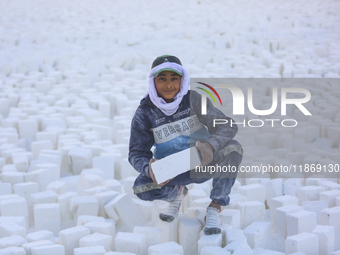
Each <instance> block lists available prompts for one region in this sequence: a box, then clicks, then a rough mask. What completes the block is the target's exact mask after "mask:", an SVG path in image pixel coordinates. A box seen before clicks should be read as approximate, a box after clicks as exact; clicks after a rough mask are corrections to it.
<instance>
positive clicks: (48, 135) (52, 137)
mask: <svg viewBox="0 0 340 255" xmlns="http://www.w3.org/2000/svg"><path fill="white" fill-rule="evenodd" d="M36 140H37V142H39V141H50V142H51V143H52V144H53V148H54V149H55V148H56V147H57V134H56V133H55V132H47V131H42V132H38V133H37V134H36Z"/></svg>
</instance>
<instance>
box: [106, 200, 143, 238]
mask: <svg viewBox="0 0 340 255" xmlns="http://www.w3.org/2000/svg"><path fill="white" fill-rule="evenodd" d="M104 209H105V212H106V213H107V215H108V216H109V217H110V218H111V219H115V218H117V215H118V216H119V220H118V227H119V228H120V229H121V230H122V231H130V232H132V231H133V228H134V227H135V226H145V224H146V219H145V218H144V217H143V216H142V215H141V214H140V212H139V210H138V208H137V206H136V205H135V204H134V203H133V201H132V199H131V198H130V197H129V195H128V194H119V195H118V196H116V197H115V198H114V199H113V200H111V201H110V202H109V203H107V204H106V205H105V206H104Z"/></svg>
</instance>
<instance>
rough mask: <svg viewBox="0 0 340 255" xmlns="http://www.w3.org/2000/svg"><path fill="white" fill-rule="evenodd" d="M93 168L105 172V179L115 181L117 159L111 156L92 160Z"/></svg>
mask: <svg viewBox="0 0 340 255" xmlns="http://www.w3.org/2000/svg"><path fill="white" fill-rule="evenodd" d="M92 165H93V167H96V168H99V169H101V170H103V171H104V179H105V180H107V179H113V178H114V173H115V158H114V157H113V156H111V155H105V156H97V157H93V159H92Z"/></svg>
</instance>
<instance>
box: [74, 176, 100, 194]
mask: <svg viewBox="0 0 340 255" xmlns="http://www.w3.org/2000/svg"><path fill="white" fill-rule="evenodd" d="M103 185H104V181H103V179H102V178H101V177H99V176H98V175H96V174H82V175H80V178H79V180H78V183H77V192H78V194H79V195H84V192H85V190H87V189H89V188H93V187H96V186H103Z"/></svg>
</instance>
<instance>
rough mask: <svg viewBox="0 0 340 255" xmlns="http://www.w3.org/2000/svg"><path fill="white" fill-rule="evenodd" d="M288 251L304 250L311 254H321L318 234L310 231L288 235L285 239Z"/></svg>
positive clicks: (288, 252)
mask: <svg viewBox="0 0 340 255" xmlns="http://www.w3.org/2000/svg"><path fill="white" fill-rule="evenodd" d="M285 246H286V253H287V254H290V253H294V252H303V253H305V254H308V255H309V254H310V255H318V254H319V240H318V236H317V235H315V234H310V233H301V234H298V235H294V236H289V237H287V239H286V241H285Z"/></svg>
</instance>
